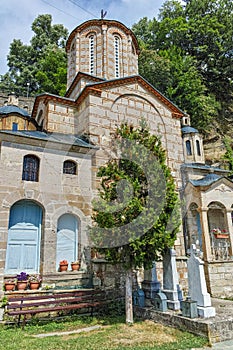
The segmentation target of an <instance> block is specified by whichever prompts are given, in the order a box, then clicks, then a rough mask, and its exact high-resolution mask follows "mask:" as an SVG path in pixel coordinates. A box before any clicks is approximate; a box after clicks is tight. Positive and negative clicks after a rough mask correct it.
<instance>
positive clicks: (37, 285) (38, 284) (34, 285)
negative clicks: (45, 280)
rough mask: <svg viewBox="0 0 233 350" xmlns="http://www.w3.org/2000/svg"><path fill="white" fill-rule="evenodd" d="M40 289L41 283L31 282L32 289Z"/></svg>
mask: <svg viewBox="0 0 233 350" xmlns="http://www.w3.org/2000/svg"><path fill="white" fill-rule="evenodd" d="M39 287H40V282H30V289H32V290H36V289H39Z"/></svg>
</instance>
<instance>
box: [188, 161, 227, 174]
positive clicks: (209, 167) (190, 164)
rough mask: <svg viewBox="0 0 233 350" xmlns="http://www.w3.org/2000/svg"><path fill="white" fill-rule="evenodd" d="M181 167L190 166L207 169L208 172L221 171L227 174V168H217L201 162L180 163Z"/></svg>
mask: <svg viewBox="0 0 233 350" xmlns="http://www.w3.org/2000/svg"><path fill="white" fill-rule="evenodd" d="M181 168H191V169H200V170H208V171H209V172H213V171H214V172H221V173H226V174H229V172H230V171H229V170H226V169H221V168H217V167H214V166H211V165H208V164H202V163H183V164H181Z"/></svg>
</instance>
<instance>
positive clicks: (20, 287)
mask: <svg viewBox="0 0 233 350" xmlns="http://www.w3.org/2000/svg"><path fill="white" fill-rule="evenodd" d="M27 284H28V282H27V281H18V282H17V289H18V290H25V289H26V288H27Z"/></svg>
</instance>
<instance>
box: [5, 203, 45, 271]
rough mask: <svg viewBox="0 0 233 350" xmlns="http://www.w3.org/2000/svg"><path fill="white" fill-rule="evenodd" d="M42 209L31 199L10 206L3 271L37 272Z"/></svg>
mask: <svg viewBox="0 0 233 350" xmlns="http://www.w3.org/2000/svg"><path fill="white" fill-rule="evenodd" d="M41 223H42V209H41V208H40V207H39V206H38V205H37V204H35V203H34V202H31V201H20V202H17V203H16V204H15V205H13V207H12V208H11V212H10V222H9V231H8V242H7V253H6V267H5V273H18V272H20V271H25V272H28V273H33V272H39V266H40V240H41Z"/></svg>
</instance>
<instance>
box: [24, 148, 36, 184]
mask: <svg viewBox="0 0 233 350" xmlns="http://www.w3.org/2000/svg"><path fill="white" fill-rule="evenodd" d="M39 166H40V160H39V158H38V157H36V156H34V155H32V154H29V155H26V156H24V159H23V174H22V180H25V181H38V180H39Z"/></svg>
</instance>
